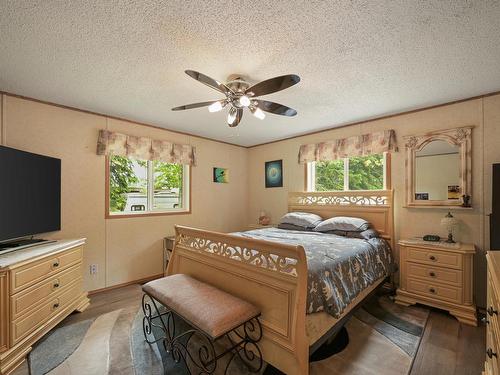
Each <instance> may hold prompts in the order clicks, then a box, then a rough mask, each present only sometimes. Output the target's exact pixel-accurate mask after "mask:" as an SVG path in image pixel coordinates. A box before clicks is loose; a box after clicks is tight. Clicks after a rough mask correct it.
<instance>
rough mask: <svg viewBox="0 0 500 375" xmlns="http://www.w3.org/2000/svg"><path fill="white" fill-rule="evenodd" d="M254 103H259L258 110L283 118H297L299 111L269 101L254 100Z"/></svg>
mask: <svg viewBox="0 0 500 375" xmlns="http://www.w3.org/2000/svg"><path fill="white" fill-rule="evenodd" d="M252 102H257V108H260V109H261V110H263V111H266V112H269V113H273V114H275V115H281V116H289V117H291V116H295V115H296V114H297V111H296V110H295V109H293V108H290V107H287V106H286V105H283V104H279V103H274V102H269V101H267V100H259V99H254V100H252Z"/></svg>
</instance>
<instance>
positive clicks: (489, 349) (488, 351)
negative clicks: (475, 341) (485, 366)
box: [486, 348, 497, 359]
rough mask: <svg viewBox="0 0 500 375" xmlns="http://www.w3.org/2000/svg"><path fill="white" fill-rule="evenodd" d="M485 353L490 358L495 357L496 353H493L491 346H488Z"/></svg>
mask: <svg viewBox="0 0 500 375" xmlns="http://www.w3.org/2000/svg"><path fill="white" fill-rule="evenodd" d="M486 354H487V355H488V357H489V358H490V359H491V358H493V357H497V353H495V352H494V351H493V350H492V349H491V348H488V350H487V351H486Z"/></svg>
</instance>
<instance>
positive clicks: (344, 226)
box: [314, 216, 370, 232]
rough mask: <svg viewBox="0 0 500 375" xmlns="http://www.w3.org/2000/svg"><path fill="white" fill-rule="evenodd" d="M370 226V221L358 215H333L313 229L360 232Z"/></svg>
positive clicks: (319, 230) (317, 230)
mask: <svg viewBox="0 0 500 375" xmlns="http://www.w3.org/2000/svg"><path fill="white" fill-rule="evenodd" d="M369 227H370V223H369V222H368V221H366V220H365V219H361V218H359V217H349V216H334V217H332V218H330V219H327V220H324V221H322V222H321V223H319V224H318V225H317V226H316V227H315V228H314V231H316V232H329V231H332V230H342V231H348V232H362V231H364V230H367V229H368V228H369Z"/></svg>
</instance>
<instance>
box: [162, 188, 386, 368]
mask: <svg viewBox="0 0 500 375" xmlns="http://www.w3.org/2000/svg"><path fill="white" fill-rule="evenodd" d="M288 211H289V212H294V211H306V212H312V213H316V214H318V215H320V216H321V217H323V218H325V219H326V218H329V217H332V216H354V217H361V218H363V219H366V220H367V221H369V222H370V223H371V224H372V226H373V227H374V228H375V229H376V230H377V231H378V232H379V233H380V234H381V237H383V238H384V239H385V241H387V243H389V244H390V245H391V247H392V248H394V247H393V243H394V233H393V192H392V191H391V190H379V191H370V192H338V193H337V192H333V193H332V192H315V193H309V192H308V193H302V192H300V193H289V197H288ZM275 234H276V232H274V234H273V230H269V231H268V233H266V232H265V231H264V232H262V231H250V232H248V234H246V235H245V234H244V233H243V234H242V233H236V234H224V233H217V232H211V231H205V230H200V229H194V228H188V227H182V226H176V240H175V245H174V250H173V253H172V257H171V260H170V262H169V266H168V268H167V270H166V274H167V275H170V274H177V273H185V274H188V275H190V276H193V277H195V278H197V279H199V280H201V281H205V282H207V283H209V284H212V285H214V286H216V287H218V288H220V289H223V290H225V291H227V292H229V293H232V294H233V295H235V296H238V297H240V298H243V299H245V300H247V301H249V302H251V303H253V304H255V305H257V306H259V307H260V309H261V311H262V316H261V322H262V325H263V329H264V336H263V339H262V343H261V349H262V353H263V357H264V360H265V361H266V362H268V363H270V364H271V365H273V366H274V367H276V368H278V369H279V370H281V371H282V372H284V373H286V374H290V375H294V374H301V375H307V374H308V373H309V353H310V352H312V351H314V350H315V349H316V348H317V347H318V346H319V345H321V343H322V342H324V341H325V340H326V339H327V338H328V337H330V336H331V335H332V334H334V333H335V332H336V331H337V330H338V329H339V327H340V326H342V325H343V324H344V323H345V318H346V317H347V316H348V315H349V314H350V312H351V311H353V309H355V308H356V306H358V305H359V303H360V302H361V301H362V300H363V299H364V298H366V297H367V296H368V295H369V294H370V293H372V292H373V291H374V290H375V289H376V288H377V287H379V286H380V285H381V284H382V283H383V282H384V281H385V280H386V277H387V276H388V273H387V274H383V275H381V276H380V277H379V278H378V279H375V280H371V281H370V283H367V285H366V287H364V288H363V290H362V291H360V293H359V294H357V296H356V297H355V298H353V299H352V300H351V301H349V303H347V304H346V305H345V306H342V308H341V309H340V310H338V311H336V313H333V314H332V311H329V312H326V311H321V312H314V313H310V314H308V313H307V312H308V310H310V308H308V306H307V303H308V295H309V294H308V278H309V273H308V266H307V265H308V261H307V256H306V250H305V249H304V246H302V245H300V244H298V243H300V241H298V242H297V241H296V240H294V241H291V240H288V241H279V240H276V239H274V240H269V239H273V236H275ZM306 247H307V246H306ZM368 284H369V285H368ZM309 304H310V301H309ZM200 308H202V307H200Z"/></svg>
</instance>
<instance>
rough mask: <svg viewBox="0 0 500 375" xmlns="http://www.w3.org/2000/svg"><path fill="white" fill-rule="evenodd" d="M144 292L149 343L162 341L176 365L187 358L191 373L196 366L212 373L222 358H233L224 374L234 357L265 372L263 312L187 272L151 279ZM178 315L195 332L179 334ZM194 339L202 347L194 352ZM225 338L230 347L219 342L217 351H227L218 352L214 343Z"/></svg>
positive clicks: (204, 372) (147, 339) (145, 326)
mask: <svg viewBox="0 0 500 375" xmlns="http://www.w3.org/2000/svg"><path fill="white" fill-rule="evenodd" d="M142 290H143V291H144V296H143V299H142V308H143V311H144V320H143V328H144V337H145V338H146V341H147V342H148V343H149V344H153V343H156V342H159V341H162V342H163V345H164V347H165V350H166V351H167V353H171V355H172V357H173V359H174V360H175V361H176V362H179V361H180V360H181V359H182V360H183V361H184V362H185V363H186V367H187V368H188V370H189V371H190V368H192V367H195V368H198V369H199V370H200V373H203V374H213V373H214V372H215V370H216V369H217V362H218V360H219V359H220V358H222V357H223V356H225V355H226V354H230V355H231V356H230V358H229V360H228V362H227V364H226V367H225V369H224V373H226V372H227V370H228V368H229V365H230V363H231V361H232V360H233V358H234V357H235V356H238V357H239V358H240V359H241V360H242V361H243V362H244V363H245V364H246V365H247V367H248V369H249V370H250V371H252V372H259V371H260V370H261V368H262V364H263V360H262V354H261V352H260V349H259V347H258V342H259V341H260V339H261V338H262V327H261V325H260V322H259V316H260V311H259V309H258V308H256V307H255V306H253V305H252V304H250V303H248V302H247V301H244V300H242V299H240V298H238V297H235V296H233V295H231V294H229V293H226V292H224V291H222V290H220V289H218V288H215V287H214V286H211V285H208V284H206V283H203V282H201V281H198V280H196V279H194V278H192V277H190V276H188V275H183V274H178V275H171V276H167V277H163V278H161V279H157V280H154V281H151V282H149V283H147V284H145V285H143V287H142ZM152 306H153V308H154V310H153V308H152ZM174 316H177V317H179V318H181V319H182V320H184V321H185V322H186V323H187V324H188V325H189V326H191V327H192V329H188V330H187V331H185V332H181V333H177V332H176V329H175V318H174ZM154 327H156V328H157V331H161V335H158V336H160V337H156V335H154V334H153V329H154ZM176 333H177V334H176ZM193 337H197V338H198V346H199V347H198V348H197V350H196V353H195V354H193V353H191V351H192V350H191V351H190V350H189V348H188V345H189V342H190V340H191V339H192V338H193ZM223 338H225V339H226V340H227V344H226V345H224V346H223V345H222V344H223V343H222V342H220V343H221V345H217V347H222V348H223V349H222V350H219V351H220V353H217V349H216V345H215V344H216V343H217V342H219V340H221V339H223ZM195 342H196V340H194V341H193V342H192V343H191V347H193V345H194V344H195Z"/></svg>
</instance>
